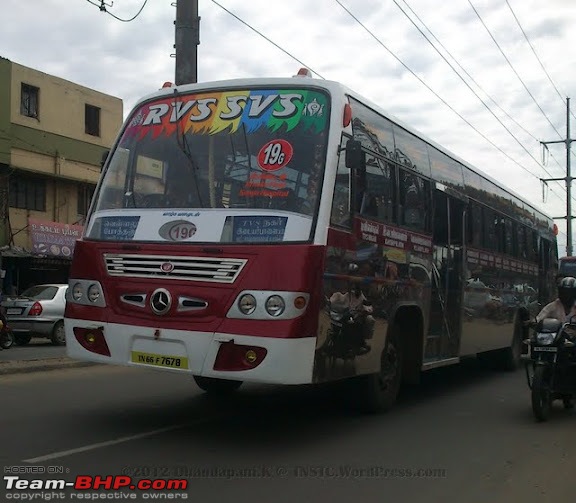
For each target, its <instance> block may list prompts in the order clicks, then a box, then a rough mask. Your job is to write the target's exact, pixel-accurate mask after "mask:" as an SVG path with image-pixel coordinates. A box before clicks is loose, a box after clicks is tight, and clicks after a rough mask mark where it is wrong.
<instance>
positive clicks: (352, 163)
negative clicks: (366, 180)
mask: <svg viewBox="0 0 576 503" xmlns="http://www.w3.org/2000/svg"><path fill="white" fill-rule="evenodd" d="M364 164H365V159H364V152H362V144H361V143H360V142H359V141H358V140H348V143H346V167H347V168H350V169H361V168H362V167H363V166H364Z"/></svg>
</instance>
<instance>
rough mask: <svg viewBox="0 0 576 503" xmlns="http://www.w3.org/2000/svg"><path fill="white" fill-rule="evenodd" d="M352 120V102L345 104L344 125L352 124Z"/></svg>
mask: <svg viewBox="0 0 576 503" xmlns="http://www.w3.org/2000/svg"><path fill="white" fill-rule="evenodd" d="M350 122H352V107H351V106H350V103H346V104H345V105H344V115H343V117H342V126H344V127H348V126H349V125H350Z"/></svg>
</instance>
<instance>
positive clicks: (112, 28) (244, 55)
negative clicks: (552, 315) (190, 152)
mask: <svg viewBox="0 0 576 503" xmlns="http://www.w3.org/2000/svg"><path fill="white" fill-rule="evenodd" d="M180 1H183V0H180ZM198 3H199V15H200V17H201V20H200V45H199V47H198V82H205V81H213V80H221V79H229V78H250V77H284V76H292V75H294V74H295V73H296V72H297V71H298V69H299V68H300V67H301V66H303V65H305V66H307V67H308V68H310V69H311V70H312V71H313V72H316V74H315V77H316V78H325V79H327V80H336V81H339V82H342V83H343V84H345V85H347V86H348V87H350V88H351V89H353V90H355V91H356V92H358V93H359V94H361V95H363V96H365V97H366V98H368V99H369V100H371V101H373V102H375V103H377V104H378V105H380V106H381V107H382V108H383V109H385V110H387V111H388V112H389V113H391V114H392V115H394V116H396V117H397V118H399V119H401V120H402V121H403V122H405V123H407V124H409V125H410V126H412V127H413V128H415V129H416V130H418V131H420V132H422V133H423V134H424V135H426V136H427V137H428V138H430V139H432V140H434V141H435V142H437V143H439V144H441V145H443V146H444V147H446V148H447V149H449V150H450V151H452V152H453V153H455V154H456V155H458V156H459V157H461V158H462V159H464V160H466V161H467V162H469V163H470V164H472V165H474V166H476V167H477V168H479V169H480V170H482V171H484V172H485V173H487V174H488V175H490V176H491V177H492V178H495V179H496V180H497V181H499V182H501V183H502V184H504V185H505V186H507V187H509V188H511V189H512V190H514V191H515V192H516V193H517V194H520V195H522V196H524V197H525V198H527V199H529V200H530V201H531V202H532V203H533V204H534V205H535V206H536V207H537V208H539V209H540V210H542V211H544V212H545V213H547V214H548V215H549V216H551V217H561V216H564V215H566V187H565V184H564V182H549V183H548V188H547V189H543V185H542V183H541V181H540V179H541V178H558V177H564V176H566V145H565V144H554V145H549V147H548V148H549V154H548V155H547V156H546V163H545V164H543V153H542V145H541V144H540V142H541V141H558V140H564V139H565V138H566V125H567V124H566V122H567V121H566V98H571V100H570V105H571V115H570V117H571V120H572V121H571V126H572V127H571V129H572V130H573V129H576V51H575V50H574V47H576V30H574V26H576V2H575V1H574V0H545V1H543V0H444V1H442V2H438V1H434V0H250V1H246V0H218V1H215V0H198ZM100 4H101V2H100V0H35V1H34V2H30V1H28V2H25V1H22V0H2V2H1V12H2V13H1V15H0V56H2V57H4V58H8V59H10V60H11V61H13V62H15V63H18V64H21V65H24V66H28V67H31V68H35V69H37V70H40V71H43V72H46V73H49V74H52V75H56V76H58V77H61V78H64V79H67V80H70V81H73V82H76V83H78V84H81V85H84V86H87V87H89V88H92V89H95V90H98V91H101V92H103V93H106V94H111V95H113V96H117V97H119V98H121V99H122V100H123V103H124V116H125V117H126V116H127V115H128V114H129V112H130V110H131V109H132V107H133V106H134V104H135V103H136V101H137V100H138V99H139V98H140V97H142V96H145V95H147V94H150V93H152V92H154V91H156V90H158V89H159V88H160V87H161V86H162V84H163V83H164V82H166V81H174V74H175V59H174V57H172V55H173V54H174V47H173V45H174V36H175V35H174V34H175V27H174V20H175V16H176V8H175V0H148V1H147V2H146V4H145V5H144V0H115V1H111V0H107V1H106V4H105V5H106V11H107V12H102V11H101V10H100V8H99V6H100ZM143 5H144V7H143V9H142V10H141V12H140V13H139V14H138V12H139V11H140V9H141V7H142V6H143ZM227 11H229V12H227ZM230 12H231V13H233V14H234V15H235V16H237V17H238V18H240V19H241V20H242V21H244V23H246V24H248V25H250V26H251V27H252V28H254V29H255V30H257V31H258V32H260V34H258V33H256V32H255V31H253V30H252V29H250V28H249V27H247V26H246V24H243V23H242V22H241V21H239V20H238V19H237V18H236V17H234V16H233V15H232V14H230ZM136 14H138V15H137V17H136V18H135V19H133V20H132V21H128V20H130V19H131V18H133V17H134V16H136ZM117 18H120V19H123V20H125V21H128V22H125V21H120V20H119V19H117ZM423 34H424V35H425V36H424V35H423ZM262 35H263V36H262ZM265 37H267V38H268V39H270V40H271V41H273V42H274V43H275V44H276V45H277V46H279V47H281V48H282V49H283V50H281V49H279V48H278V47H276V46H275V45H273V44H272V43H270V42H269V41H267V40H266V38H265ZM435 47H436V49H435ZM284 51H285V52H284ZM286 53H289V54H290V55H292V57H291V56H289V55H288V54H286ZM298 60H299V61H298ZM447 61H448V62H449V63H448V62H447ZM459 75H460V76H459ZM570 136H571V138H573V139H576V132H574V133H571V135H570ZM575 149H576V145H574V149H573V151H574V150H575ZM571 158H572V160H574V159H575V156H574V154H572V155H571ZM573 164H574V165H575V170H573V172H574V171H576V163H573ZM574 194H576V184H575V185H574ZM572 201H573V205H574V206H575V207H576V198H572ZM572 213H573V214H574V211H573V212H572ZM556 223H557V224H558V227H559V230H560V232H559V236H558V238H559V240H558V244H559V254H560V256H563V255H565V254H566V220H556ZM573 241H574V240H573Z"/></svg>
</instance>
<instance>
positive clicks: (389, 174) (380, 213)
mask: <svg viewBox="0 0 576 503" xmlns="http://www.w3.org/2000/svg"><path fill="white" fill-rule="evenodd" d="M395 189H396V174H395V168H394V166H393V165H392V164H390V163H389V162H386V161H385V160H384V159H380V158H377V157H374V156H373V155H371V154H366V189H365V191H364V196H363V198H362V206H361V208H360V214H361V215H363V216H366V217H369V218H370V217H371V218H374V219H377V220H381V221H384V222H387V223H394V222H395V221H396V218H395V211H394V210H395V207H396V204H395V203H396V201H395V200H396V197H395V193H396V190H395Z"/></svg>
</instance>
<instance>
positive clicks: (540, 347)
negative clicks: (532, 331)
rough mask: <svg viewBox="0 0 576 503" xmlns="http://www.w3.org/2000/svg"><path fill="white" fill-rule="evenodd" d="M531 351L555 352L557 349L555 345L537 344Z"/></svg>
mask: <svg viewBox="0 0 576 503" xmlns="http://www.w3.org/2000/svg"><path fill="white" fill-rule="evenodd" d="M532 351H548V352H549V353H556V352H557V351H558V348H556V347H551V348H547V347H542V346H538V347H535V348H532Z"/></svg>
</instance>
